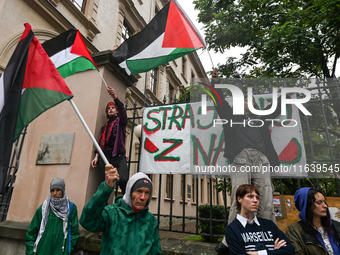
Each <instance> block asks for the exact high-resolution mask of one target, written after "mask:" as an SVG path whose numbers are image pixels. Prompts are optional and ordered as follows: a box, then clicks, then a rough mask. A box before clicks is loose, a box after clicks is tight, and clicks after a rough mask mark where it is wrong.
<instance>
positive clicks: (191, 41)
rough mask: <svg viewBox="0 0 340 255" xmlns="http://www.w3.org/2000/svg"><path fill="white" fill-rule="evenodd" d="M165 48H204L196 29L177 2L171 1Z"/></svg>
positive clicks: (164, 41)
mask: <svg viewBox="0 0 340 255" xmlns="http://www.w3.org/2000/svg"><path fill="white" fill-rule="evenodd" d="M162 47H163V48H193V49H198V48H204V47H205V44H204V42H203V41H202V39H201V38H200V36H199V35H198V33H197V31H196V29H195V28H194V27H193V26H192V24H191V22H190V21H189V19H188V18H187V16H186V15H185V13H183V12H182V10H181V8H180V7H179V6H178V5H177V4H176V2H174V1H171V2H170V7H169V13H168V19H167V23H166V27H165V35H164V40H163V45H162Z"/></svg>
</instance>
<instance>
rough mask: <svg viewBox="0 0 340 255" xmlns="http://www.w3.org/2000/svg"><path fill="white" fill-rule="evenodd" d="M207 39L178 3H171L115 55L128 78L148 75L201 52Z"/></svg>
mask: <svg viewBox="0 0 340 255" xmlns="http://www.w3.org/2000/svg"><path fill="white" fill-rule="evenodd" d="M205 47H206V46H205V42H204V39H203V38H202V37H201V36H200V34H199V32H198V31H197V29H196V28H195V26H194V25H193V24H192V23H191V21H190V19H189V18H188V17H187V16H186V14H185V12H184V11H183V10H182V9H181V7H180V6H179V4H178V3H177V1H176V0H171V1H170V2H169V3H168V4H167V5H166V6H164V8H163V9H162V10H160V11H159V12H158V13H157V15H156V16H155V17H154V18H153V19H152V20H151V21H150V23H149V24H148V25H147V26H146V27H145V28H144V29H143V30H142V31H141V32H139V33H138V34H136V35H134V36H132V37H130V38H129V39H127V40H126V41H125V42H123V43H122V44H121V45H120V46H119V47H118V48H117V49H116V50H115V51H114V52H113V56H114V57H115V58H116V59H117V61H118V63H119V65H120V67H122V68H125V70H126V72H127V73H128V74H136V73H142V72H147V71H149V70H151V69H154V68H156V67H158V66H160V65H163V64H165V63H167V62H169V61H171V60H174V59H176V58H179V57H181V56H184V55H186V54H188V53H190V52H193V51H195V50H197V49H199V48H205Z"/></svg>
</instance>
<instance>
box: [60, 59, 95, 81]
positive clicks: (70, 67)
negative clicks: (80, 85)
mask: <svg viewBox="0 0 340 255" xmlns="http://www.w3.org/2000/svg"><path fill="white" fill-rule="evenodd" d="M88 69H95V70H97V68H96V66H95V65H94V64H93V63H92V62H91V61H90V60H88V59H87V58H84V57H79V58H76V59H74V60H72V61H70V62H68V63H66V64H65V65H62V66H59V67H58V68H57V70H58V72H59V73H60V75H61V76H62V77H63V78H65V77H68V76H71V75H72V74H74V73H77V72H82V71H86V70H88Z"/></svg>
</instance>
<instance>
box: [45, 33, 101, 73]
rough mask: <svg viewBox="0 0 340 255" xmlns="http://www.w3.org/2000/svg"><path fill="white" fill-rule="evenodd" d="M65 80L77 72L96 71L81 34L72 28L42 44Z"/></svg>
mask: <svg viewBox="0 0 340 255" xmlns="http://www.w3.org/2000/svg"><path fill="white" fill-rule="evenodd" d="M42 46H43V47H44V49H45V51H46V52H47V54H48V56H49V57H50V58H51V60H52V62H53V64H54V65H55V67H56V68H57V70H58V72H59V73H60V75H61V76H62V77H63V78H66V77H67V76H71V75H73V74H75V73H77V72H82V71H86V70H89V69H96V70H98V67H97V65H96V63H95V62H94V61H93V59H92V57H91V54H90V52H89V51H88V49H87V47H86V45H85V43H84V41H83V38H82V36H81V34H80V32H79V31H78V30H77V29H75V28H72V29H70V30H68V31H66V32H64V33H61V34H60V35H58V36H56V37H54V38H52V39H51V40H48V41H46V42H44V43H43V44H42Z"/></svg>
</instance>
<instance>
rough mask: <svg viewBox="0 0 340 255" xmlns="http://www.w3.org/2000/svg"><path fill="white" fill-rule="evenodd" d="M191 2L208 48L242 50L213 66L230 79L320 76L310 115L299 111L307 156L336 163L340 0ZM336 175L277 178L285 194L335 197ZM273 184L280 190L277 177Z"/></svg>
mask: <svg viewBox="0 0 340 255" xmlns="http://www.w3.org/2000/svg"><path fill="white" fill-rule="evenodd" d="M193 2H194V4H195V8H196V9H197V10H199V15H198V18H199V22H201V23H203V24H204V30H205V35H206V38H205V39H206V42H207V43H208V47H209V49H211V50H214V51H215V52H221V53H223V52H224V51H225V50H227V49H230V48H231V47H243V48H245V49H246V52H245V53H244V54H242V56H241V58H240V59H236V58H234V57H229V58H227V60H226V62H225V63H222V64H220V65H219V66H218V68H217V69H218V72H219V74H220V76H223V77H226V78H230V77H233V76H234V74H235V73H236V72H237V73H239V74H240V75H241V77H242V78H259V77H262V78H264V77H266V78H292V77H297V78H303V79H306V78H310V77H314V78H317V79H318V80H319V83H318V81H317V82H316V84H317V85H318V86H319V87H320V89H319V91H317V92H316V93H315V91H314V92H313V98H312V100H311V101H310V102H309V103H308V104H307V105H306V107H307V109H308V110H309V111H310V112H311V113H312V116H309V117H308V118H306V117H305V116H303V115H301V124H302V127H303V136H304V141H305V149H306V155H307V160H308V163H313V162H320V163H327V164H328V165H331V163H332V162H335V163H339V162H340V146H339V142H340V128H339V125H340V98H339V97H340V95H339V94H340V93H339V85H338V84H339V81H337V80H336V81H335V82H334V81H333V80H332V79H331V78H333V77H335V73H336V69H337V60H338V59H339V57H340V22H339V21H340V15H339V14H340V0H314V1H311V0H294V1H292V0H275V1H274V0H237V1H234V0H194V1H193ZM306 84H307V83H306ZM321 99H322V100H325V101H323V102H321ZM332 160H333V161H332ZM334 160H335V161H334ZM335 179H336V178H333V179H332V178H329V179H319V180H316V179H313V180H312V179H300V180H298V179H282V180H281V183H282V184H283V192H284V194H294V192H295V190H297V189H298V187H304V186H319V187H320V189H322V190H323V191H324V192H325V194H326V195H328V196H334V195H335V196H337V195H339V194H337V190H336V189H337V185H338V183H336V182H335ZM317 182H318V183H317ZM274 185H275V189H276V190H277V191H281V187H280V180H275V181H274Z"/></svg>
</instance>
